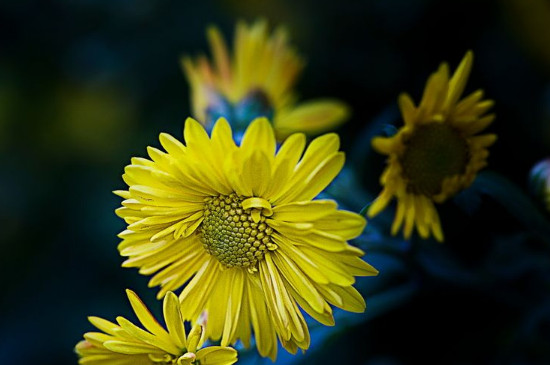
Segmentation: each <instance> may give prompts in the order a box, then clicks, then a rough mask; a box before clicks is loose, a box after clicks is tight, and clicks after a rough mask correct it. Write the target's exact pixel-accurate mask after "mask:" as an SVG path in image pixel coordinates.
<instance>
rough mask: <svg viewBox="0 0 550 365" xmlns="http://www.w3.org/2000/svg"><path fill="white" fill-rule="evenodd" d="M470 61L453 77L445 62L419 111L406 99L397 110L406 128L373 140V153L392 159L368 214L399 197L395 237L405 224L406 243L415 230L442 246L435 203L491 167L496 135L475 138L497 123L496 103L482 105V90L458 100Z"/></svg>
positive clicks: (432, 78) (429, 84)
mask: <svg viewBox="0 0 550 365" xmlns="http://www.w3.org/2000/svg"><path fill="white" fill-rule="evenodd" d="M472 59H473V55H472V53H471V52H468V53H466V56H465V57H464V59H463V60H462V62H461V63H460V65H459V66H458V68H457V70H456V71H455V73H454V74H453V75H452V77H449V67H448V66H447V64H445V63H443V64H442V65H441V66H440V67H439V69H438V70H437V72H435V73H434V74H432V75H431V76H430V78H429V79H428V82H427V83H426V88H425V90H424V95H423V97H422V101H421V102H420V104H419V105H418V106H415V105H414V103H413V101H412V100H411V98H410V97H409V96H408V95H407V94H402V95H401V96H400V97H399V107H400V109H401V114H402V115H403V120H404V122H405V124H404V126H403V127H401V128H400V129H399V131H398V132H397V133H396V134H395V135H394V136H392V137H388V138H385V137H376V138H374V139H373V140H372V146H373V147H374V149H376V150H377V151H378V152H380V153H382V154H385V155H388V164H387V167H386V170H385V171H384V173H383V174H382V177H381V179H380V182H381V184H382V185H383V186H384V190H383V191H382V193H381V194H380V196H379V197H378V198H377V199H376V200H375V201H374V203H373V204H372V205H371V206H370V207H369V210H368V215H369V216H370V217H373V216H375V215H377V214H378V213H379V212H380V211H382V210H383V209H384V208H385V207H386V206H387V204H388V203H389V202H390V201H391V200H392V198H393V197H396V198H397V213H396V216H395V219H394V222H393V226H392V234H396V233H397V232H398V231H399V229H400V228H401V226H403V223H404V229H403V233H404V236H405V238H407V239H408V238H409V237H410V236H411V234H412V231H413V228H414V227H416V229H417V231H418V233H419V234H420V236H421V237H422V238H428V237H429V236H430V234H433V236H434V237H435V238H436V239H437V240H439V241H443V232H442V230H441V225H440V222H439V216H438V214H437V211H436V209H435V206H434V202H435V203H441V202H443V201H445V200H446V199H448V198H449V197H451V196H453V195H454V194H456V193H457V192H458V191H459V190H461V189H464V188H466V187H468V186H469V185H470V184H471V183H472V181H473V180H474V178H475V176H476V174H477V172H478V171H479V170H480V169H481V168H483V167H484V166H485V165H486V164H487V156H488V155H489V152H488V151H487V147H489V146H490V145H492V144H493V143H494V142H495V140H496V136H495V135H494V134H483V135H477V134H478V133H479V132H480V131H482V130H483V129H485V128H486V127H487V126H488V125H489V124H490V123H491V122H492V121H493V119H494V115H493V114H489V115H485V113H486V112H487V110H488V109H489V108H491V107H492V106H493V102H492V101H491V100H483V91H481V90H478V91H475V92H473V93H472V94H470V95H468V96H467V97H465V98H463V99H460V96H461V95H462V93H463V91H464V87H465V85H466V82H467V80H468V76H469V74H470V70H471V67H472Z"/></svg>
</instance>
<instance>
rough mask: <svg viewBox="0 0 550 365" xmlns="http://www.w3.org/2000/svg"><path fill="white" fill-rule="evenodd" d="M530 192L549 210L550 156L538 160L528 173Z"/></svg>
mask: <svg viewBox="0 0 550 365" xmlns="http://www.w3.org/2000/svg"><path fill="white" fill-rule="evenodd" d="M529 180H530V183H531V184H530V185H531V190H532V193H533V194H534V195H535V196H536V197H537V198H539V199H540V200H541V201H542V202H543V203H544V205H545V206H546V208H547V209H548V210H550V158H546V159H544V160H542V161H539V162H538V163H537V164H536V165H535V166H533V168H532V169H531V171H530V173H529Z"/></svg>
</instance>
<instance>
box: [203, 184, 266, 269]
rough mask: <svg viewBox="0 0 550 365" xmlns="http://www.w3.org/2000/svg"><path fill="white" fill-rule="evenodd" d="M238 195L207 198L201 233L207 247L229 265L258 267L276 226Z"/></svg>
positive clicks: (212, 253) (208, 250)
mask: <svg viewBox="0 0 550 365" xmlns="http://www.w3.org/2000/svg"><path fill="white" fill-rule="evenodd" d="M243 200H244V199H243V198H242V197H239V196H238V195H237V194H234V193H233V194H230V195H219V196H217V197H212V198H207V199H206V201H205V206H204V219H203V221H202V224H201V226H200V229H199V235H200V238H201V240H202V243H203V246H204V248H205V250H206V251H207V252H208V253H209V254H210V255H212V256H214V257H215V258H216V259H218V261H219V262H221V263H222V264H223V265H225V266H226V267H228V268H230V267H250V268H253V267H255V266H256V264H257V262H258V261H259V260H262V259H263V257H264V254H265V252H266V251H267V250H268V249H272V248H273V247H276V246H275V245H274V243H273V242H272V240H271V234H272V233H273V229H272V228H271V227H269V226H267V224H266V223H265V219H266V218H265V216H264V215H263V214H259V213H258V214H257V215H256V216H255V215H254V210H256V209H255V208H250V209H244V208H243V204H242V202H243Z"/></svg>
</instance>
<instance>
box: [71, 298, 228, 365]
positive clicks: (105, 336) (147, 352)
mask: <svg viewBox="0 0 550 365" xmlns="http://www.w3.org/2000/svg"><path fill="white" fill-rule="evenodd" d="M126 292H127V294H128V299H130V304H131V305H132V308H133V309H134V312H135V313H136V316H137V317H138V319H139V320H140V322H141V323H142V325H143V327H144V328H145V329H142V328H140V327H138V326H136V325H135V324H133V323H132V322H130V321H129V320H127V319H126V318H123V317H117V319H116V321H117V324H115V323H112V322H109V321H107V320H105V319H102V318H98V317H89V320H90V322H91V323H92V324H93V325H94V326H95V327H97V328H98V329H99V330H100V331H102V332H88V333H86V334H85V335H84V340H83V341H80V342H79V343H78V344H77V345H76V347H75V350H76V352H77V354H78V355H79V357H80V360H79V364H87V365H107V364H108V365H112V364H117V365H192V364H195V365H231V364H234V363H235V362H237V351H235V349H233V348H230V347H222V346H210V347H206V348H203V349H201V346H202V344H203V342H204V339H205V338H204V333H203V327H202V325H200V324H196V325H195V326H194V327H193V329H191V331H190V332H189V335H188V336H187V335H186V333H185V327H184V322H183V318H182V316H181V313H180V303H179V300H178V297H177V296H176V295H175V294H174V293H172V292H168V293H167V294H166V296H165V297H164V309H163V311H164V321H165V322H166V326H167V328H168V330H165V329H164V327H162V326H161V325H160V324H159V323H158V322H157V320H156V319H155V318H154V317H153V315H152V314H151V312H149V310H148V309H147V307H146V306H145V305H144V304H143V302H142V301H141V300H140V299H139V297H138V296H137V295H136V293H134V292H133V291H131V290H127V291H126Z"/></svg>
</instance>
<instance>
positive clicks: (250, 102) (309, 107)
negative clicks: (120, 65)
mask: <svg viewBox="0 0 550 365" xmlns="http://www.w3.org/2000/svg"><path fill="white" fill-rule="evenodd" d="M207 35H208V39H209V42H210V46H211V49H212V54H213V62H209V61H208V59H206V58H205V57H199V58H197V59H196V60H195V61H193V60H192V59H191V58H188V57H185V58H184V59H183V61H182V62H183V69H184V72H185V75H186V77H187V79H188V81H189V83H190V86H191V103H192V108H193V115H194V116H195V117H196V118H197V120H199V121H200V122H201V123H203V124H205V125H208V126H210V125H212V124H213V123H214V122H215V121H216V120H217V119H218V118H219V117H225V118H226V119H228V120H229V121H230V122H231V124H232V125H239V126H244V127H246V126H247V125H248V124H249V123H250V122H251V121H252V120H253V119H255V118H256V117H261V116H263V117H267V118H268V119H270V120H271V121H272V122H273V125H274V128H275V132H276V134H277V138H278V139H279V140H283V139H284V138H285V137H286V136H288V135H289V134H291V133H294V132H305V133H308V134H316V133H319V132H323V131H327V130H329V129H332V128H334V127H336V126H337V125H339V124H341V123H342V122H344V120H345V119H347V117H348V115H349V109H348V107H347V106H346V105H345V104H344V103H342V102H340V101H338V100H335V99H320V100H314V101H308V102H304V103H301V104H298V105H296V99H297V98H296V95H295V94H294V92H293V90H292V88H293V86H294V84H295V82H296V79H297V77H298V75H299V74H300V72H301V71H302V68H303V67H304V61H303V60H302V59H301V58H300V57H299V56H298V55H297V53H296V52H295V50H294V49H293V48H291V47H290V45H289V44H288V40H287V38H288V35H287V32H286V31H285V30H284V29H283V28H278V29H276V30H275V31H274V32H273V34H271V35H270V34H269V32H268V27H267V23H266V22H265V21H257V22H256V23H254V24H252V25H250V26H247V25H246V24H245V23H243V22H239V23H238V24H237V27H236V32H235V42H234V53H233V55H232V56H230V54H229V52H228V49H227V46H226V43H225V41H224V39H223V37H222V35H221V34H220V32H219V30H218V29H217V28H215V27H210V28H208V31H207ZM243 129H244V128H243Z"/></svg>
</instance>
